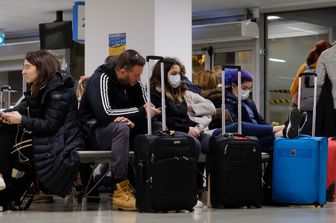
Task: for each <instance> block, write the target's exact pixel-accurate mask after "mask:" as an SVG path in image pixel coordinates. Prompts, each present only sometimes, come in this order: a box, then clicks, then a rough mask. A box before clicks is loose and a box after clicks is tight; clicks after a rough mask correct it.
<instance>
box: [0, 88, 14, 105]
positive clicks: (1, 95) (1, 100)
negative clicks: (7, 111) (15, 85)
mask: <svg viewBox="0 0 336 223" xmlns="http://www.w3.org/2000/svg"><path fill="white" fill-rule="evenodd" d="M5 90H7V92H8V94H7V97H8V98H7V103H8V108H9V106H10V103H11V97H10V91H11V90H12V87H11V86H9V85H2V86H0V109H2V108H3V107H4V106H3V103H4V102H3V92H4V91H5Z"/></svg>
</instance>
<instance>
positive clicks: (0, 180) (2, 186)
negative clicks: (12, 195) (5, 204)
mask: <svg viewBox="0 0 336 223" xmlns="http://www.w3.org/2000/svg"><path fill="white" fill-rule="evenodd" d="M5 188H6V184H5V181H4V179H3V178H2V176H1V175H0V190H4V189H5Z"/></svg>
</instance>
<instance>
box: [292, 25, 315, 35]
mask: <svg viewBox="0 0 336 223" xmlns="http://www.w3.org/2000/svg"><path fill="white" fill-rule="evenodd" d="M286 28H288V29H293V30H297V31H301V32H305V33H311V34H319V33H318V32H315V31H310V30H306V29H301V28H296V27H291V26H286Z"/></svg>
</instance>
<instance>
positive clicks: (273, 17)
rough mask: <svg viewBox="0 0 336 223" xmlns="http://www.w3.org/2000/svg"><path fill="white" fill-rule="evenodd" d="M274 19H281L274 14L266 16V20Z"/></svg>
mask: <svg viewBox="0 0 336 223" xmlns="http://www.w3.org/2000/svg"><path fill="white" fill-rule="evenodd" d="M275 19H281V17H280V16H275V15H269V16H267V20H275Z"/></svg>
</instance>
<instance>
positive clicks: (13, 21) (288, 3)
mask: <svg viewBox="0 0 336 223" xmlns="http://www.w3.org/2000/svg"><path fill="white" fill-rule="evenodd" d="M167 1H169V0H167ZM73 4H74V0H0V30H2V31H3V32H4V33H6V34H9V36H10V35H20V34H22V35H24V34H29V33H32V32H36V31H37V30H38V24H39V23H46V22H52V21H54V20H55V19H56V11H57V10H63V11H64V15H63V18H64V20H67V19H71V17H70V16H71V10H72V6H73ZM192 4H193V16H197V15H198V14H200V15H203V16H204V15H206V14H209V13H212V12H213V11H217V12H218V11H220V10H225V9H234V8H250V7H258V8H260V10H261V11H272V10H273V11H274V10H280V9H282V8H283V7H292V8H295V7H304V8H307V7H309V6H311V7H321V6H323V5H330V4H331V5H336V0H281V1H280V0H192Z"/></svg>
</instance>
